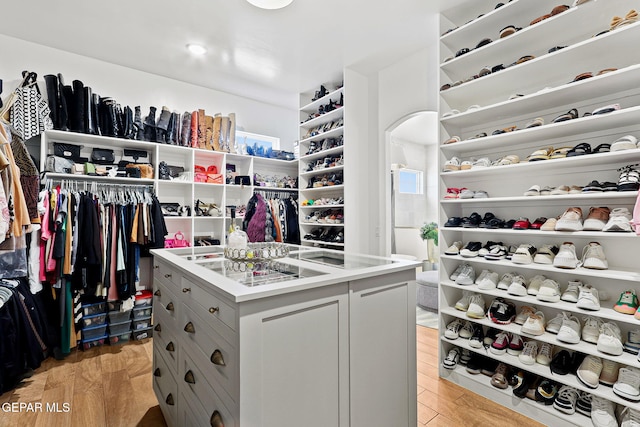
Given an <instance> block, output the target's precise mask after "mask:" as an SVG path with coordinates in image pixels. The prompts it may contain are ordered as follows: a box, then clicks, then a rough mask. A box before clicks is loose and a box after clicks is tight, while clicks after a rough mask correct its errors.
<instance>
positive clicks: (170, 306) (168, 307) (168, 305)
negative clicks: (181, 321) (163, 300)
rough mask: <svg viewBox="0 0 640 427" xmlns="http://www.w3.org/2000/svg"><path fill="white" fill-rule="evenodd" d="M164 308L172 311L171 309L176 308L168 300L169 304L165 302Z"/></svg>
mask: <svg viewBox="0 0 640 427" xmlns="http://www.w3.org/2000/svg"><path fill="white" fill-rule="evenodd" d="M166 309H167V311H173V310H175V309H176V308H175V307H174V305H173V303H172V302H170V303H169V304H167V307H166Z"/></svg>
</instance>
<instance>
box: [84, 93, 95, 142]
mask: <svg viewBox="0 0 640 427" xmlns="http://www.w3.org/2000/svg"><path fill="white" fill-rule="evenodd" d="M92 110H93V95H92V93H91V88H90V87H89V86H85V88H84V133H88V134H90V135H96V134H97V133H98V131H97V130H96V122H95V121H94V120H93V114H92Z"/></svg>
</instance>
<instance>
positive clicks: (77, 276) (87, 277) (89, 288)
mask: <svg viewBox="0 0 640 427" xmlns="http://www.w3.org/2000/svg"><path fill="white" fill-rule="evenodd" d="M77 233H78V235H79V236H82V238H79V239H78V249H77V253H76V263H75V266H74V271H73V276H72V286H73V287H72V289H75V290H81V289H83V290H84V291H85V293H88V294H91V295H94V294H95V293H96V288H97V286H98V282H99V281H100V279H101V277H100V276H101V274H102V270H101V262H102V252H101V250H100V239H99V238H98V236H100V221H99V220H98V210H97V207H96V205H95V203H94V201H93V197H92V196H91V195H90V194H88V193H87V194H83V195H81V196H80V204H79V206H78V230H77Z"/></svg>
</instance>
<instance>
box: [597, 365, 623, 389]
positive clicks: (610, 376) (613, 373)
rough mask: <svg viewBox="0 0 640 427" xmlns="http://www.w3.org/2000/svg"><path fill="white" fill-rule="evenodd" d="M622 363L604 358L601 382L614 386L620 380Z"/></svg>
mask: <svg viewBox="0 0 640 427" xmlns="http://www.w3.org/2000/svg"><path fill="white" fill-rule="evenodd" d="M619 370H620V365H618V364H617V363H616V362H614V361H613V360H609V359H602V372H600V379H599V381H600V384H604V385H608V386H612V385H614V384H615V383H616V381H618V371H619Z"/></svg>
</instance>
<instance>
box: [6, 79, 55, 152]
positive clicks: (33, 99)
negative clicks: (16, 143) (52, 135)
mask: <svg viewBox="0 0 640 427" xmlns="http://www.w3.org/2000/svg"><path fill="white" fill-rule="evenodd" d="M16 95H17V96H16V99H15V102H14V104H13V106H12V107H11V116H10V120H11V126H12V128H13V131H14V132H15V133H16V134H18V136H20V138H22V139H23V140H27V139H29V138H33V137H34V136H37V135H40V134H41V133H42V132H44V131H45V130H49V129H53V121H51V116H50V114H51V110H50V109H49V104H47V101H45V100H44V98H43V97H42V95H40V92H38V89H37V88H36V86H35V85H31V86H27V87H19V88H18V89H16Z"/></svg>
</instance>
